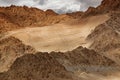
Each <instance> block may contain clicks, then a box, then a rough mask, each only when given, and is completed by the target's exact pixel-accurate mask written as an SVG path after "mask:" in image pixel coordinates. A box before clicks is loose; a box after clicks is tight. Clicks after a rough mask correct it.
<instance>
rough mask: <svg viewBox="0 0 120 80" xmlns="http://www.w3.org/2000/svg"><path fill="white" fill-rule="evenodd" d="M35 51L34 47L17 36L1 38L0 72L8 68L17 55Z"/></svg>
mask: <svg viewBox="0 0 120 80" xmlns="http://www.w3.org/2000/svg"><path fill="white" fill-rule="evenodd" d="M35 52H36V50H35V49H34V48H32V47H31V46H28V45H25V44H23V43H22V42H21V41H20V40H19V39H17V38H14V37H8V38H5V39H2V40H0V55H1V56H0V72H3V71H6V70H8V69H9V67H10V66H11V65H12V63H13V62H14V61H15V59H16V58H17V57H20V56H22V55H24V54H30V53H32V54H33V53H35Z"/></svg>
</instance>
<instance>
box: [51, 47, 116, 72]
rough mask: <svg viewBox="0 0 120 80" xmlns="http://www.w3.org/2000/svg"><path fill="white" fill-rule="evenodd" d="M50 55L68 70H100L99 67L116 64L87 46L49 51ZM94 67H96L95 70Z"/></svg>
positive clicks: (114, 65)
mask: <svg viewBox="0 0 120 80" xmlns="http://www.w3.org/2000/svg"><path fill="white" fill-rule="evenodd" d="M50 54H51V55H52V56H54V57H55V58H56V60H58V61H59V63H61V64H62V65H63V66H65V68H66V69H67V70H69V71H73V72H74V71H77V70H82V71H89V69H90V67H91V71H92V70H93V71H96V70H98V71H99V70H100V69H101V67H115V68H116V66H117V64H116V63H115V62H114V61H112V60H110V59H109V58H107V57H105V56H103V55H100V54H98V53H96V52H95V51H94V50H89V49H87V48H83V47H81V46H80V47H78V48H76V49H74V50H73V51H68V52H65V53H61V52H58V53H56V52H51V53H50ZM94 68H97V69H96V70H95V69H94Z"/></svg>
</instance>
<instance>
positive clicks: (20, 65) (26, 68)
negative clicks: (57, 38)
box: [0, 53, 72, 80]
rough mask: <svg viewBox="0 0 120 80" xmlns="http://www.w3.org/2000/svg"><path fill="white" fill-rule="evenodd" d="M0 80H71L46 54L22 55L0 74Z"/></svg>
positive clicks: (66, 72)
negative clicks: (7, 69)
mask: <svg viewBox="0 0 120 80" xmlns="http://www.w3.org/2000/svg"><path fill="white" fill-rule="evenodd" d="M0 79H2V80H72V76H71V75H70V73H69V72H68V71H66V70H65V68H64V67H63V66H62V65H61V64H59V63H58V62H57V61H56V59H55V58H54V57H52V56H50V55H49V54H48V53H36V54H34V55H33V54H27V55H24V56H22V57H20V58H18V59H16V61H15V62H14V63H13V65H12V66H11V67H10V70H9V71H7V72H5V73H2V74H0Z"/></svg>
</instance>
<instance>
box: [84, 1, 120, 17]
mask: <svg viewBox="0 0 120 80" xmlns="http://www.w3.org/2000/svg"><path fill="white" fill-rule="evenodd" d="M118 10H120V0H114V1H112V0H103V1H102V2H101V4H100V6H98V7H96V8H94V7H89V8H88V10H87V11H86V12H85V13H84V14H83V16H82V17H87V16H91V15H92V16H94V15H99V14H105V13H109V12H112V11H118Z"/></svg>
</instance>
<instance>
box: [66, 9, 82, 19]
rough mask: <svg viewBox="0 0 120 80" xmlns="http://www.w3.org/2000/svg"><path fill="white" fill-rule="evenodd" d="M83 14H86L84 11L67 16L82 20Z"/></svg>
mask: <svg viewBox="0 0 120 80" xmlns="http://www.w3.org/2000/svg"><path fill="white" fill-rule="evenodd" d="M83 14H84V12H82V11H77V12H73V13H67V15H69V16H71V17H73V18H75V19H78V18H80V17H81V16H82V15H83Z"/></svg>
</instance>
